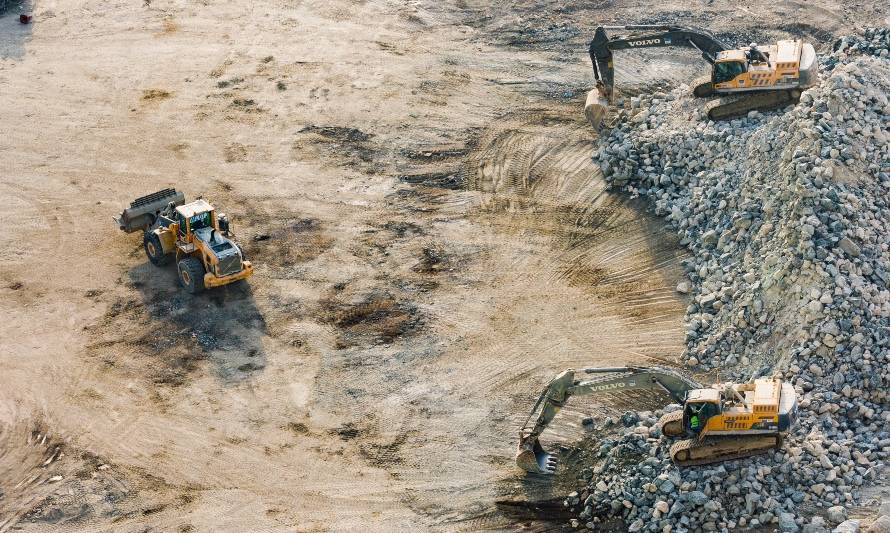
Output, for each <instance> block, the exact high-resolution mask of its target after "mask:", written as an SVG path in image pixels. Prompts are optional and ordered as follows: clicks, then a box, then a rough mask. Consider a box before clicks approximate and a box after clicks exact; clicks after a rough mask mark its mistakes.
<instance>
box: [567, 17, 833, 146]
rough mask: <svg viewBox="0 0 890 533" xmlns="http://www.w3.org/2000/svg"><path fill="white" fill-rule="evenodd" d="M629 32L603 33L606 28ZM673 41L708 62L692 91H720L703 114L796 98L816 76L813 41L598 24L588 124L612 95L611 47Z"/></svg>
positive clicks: (599, 117)
mask: <svg viewBox="0 0 890 533" xmlns="http://www.w3.org/2000/svg"><path fill="white" fill-rule="evenodd" d="M607 30H609V31H611V30H618V31H627V32H630V34H629V35H627V36H621V37H609V36H608V34H607V33H606V31H607ZM665 46H678V47H684V48H692V49H695V50H698V51H699V52H701V56H702V58H704V59H705V61H707V62H708V63H710V64H711V65H712V69H711V74H710V76H708V77H707V78H702V79H698V80H695V81H694V82H693V94H694V95H695V96H698V97H702V98H706V97H710V96H719V97H722V98H720V99H718V100H715V101H712V102H710V103H708V105H707V106H706V109H707V115H708V118H710V119H711V120H726V119H730V118H733V117H739V116H743V115H745V114H747V113H748V112H749V111H752V110H767V109H775V108H779V107H782V106H785V105H788V104H792V103H796V102H797V101H799V99H800V94H801V91H803V90H805V89H807V88H808V87H812V86H813V85H815V84H816V81H817V80H818V62H817V61H816V51H815V49H814V48H813V45H811V44H809V43H804V42H803V41H800V40H783V41H779V42H778V43H776V44H774V45H770V46H758V45H757V44H756V43H752V44H751V45H750V46H747V47H743V48H739V49H733V48H731V47H730V46H728V45H726V44H724V43H723V42H722V41H720V40H719V39H717V38H716V37H714V36H713V35H711V34H710V33H708V32H707V31H704V30H701V29H697V28H684V27H680V26H658V25H636V26H600V27H598V28H597V29H596V31H595V33H594V37H593V40H592V41H591V42H590V60H591V62H592V63H593V75H594V78H595V79H596V88H595V89H594V90H592V91H590V92H589V93H588V94H587V102H586V104H585V106H584V113H585V115H587V119H588V120H589V121H590V124H591V125H592V126H593V127H594V129H599V128H600V126H601V125H602V122H603V119H604V118H605V115H606V112H607V110H608V107H609V106H610V105H612V103H613V102H614V97H615V71H614V68H613V55H612V52H613V51H616V50H632V49H637V48H653V47H665Z"/></svg>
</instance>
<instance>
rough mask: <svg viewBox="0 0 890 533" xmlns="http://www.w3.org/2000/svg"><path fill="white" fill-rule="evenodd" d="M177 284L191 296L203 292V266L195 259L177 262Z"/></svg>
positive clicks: (188, 258)
mask: <svg viewBox="0 0 890 533" xmlns="http://www.w3.org/2000/svg"><path fill="white" fill-rule="evenodd" d="M179 282H180V283H182V286H183V288H185V290H187V291H188V292H190V293H192V294H198V293H199V292H201V291H203V290H204V264H203V263H201V260H200V259H198V258H197V257H186V258H185V259H183V260H181V261H179Z"/></svg>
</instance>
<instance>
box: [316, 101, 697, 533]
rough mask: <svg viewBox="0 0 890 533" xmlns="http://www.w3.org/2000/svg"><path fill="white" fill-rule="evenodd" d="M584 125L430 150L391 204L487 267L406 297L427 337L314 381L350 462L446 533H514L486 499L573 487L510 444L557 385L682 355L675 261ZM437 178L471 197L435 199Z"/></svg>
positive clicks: (344, 358)
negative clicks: (600, 162) (537, 470)
mask: <svg viewBox="0 0 890 533" xmlns="http://www.w3.org/2000/svg"><path fill="white" fill-rule="evenodd" d="M576 111H577V110H576V109H574V108H567V107H566V108H554V109H541V110H524V111H522V112H518V113H514V114H511V115H508V116H506V117H504V118H502V119H501V120H498V121H496V122H495V123H494V124H492V125H491V126H490V127H489V128H488V129H486V130H485V131H483V132H482V134H481V135H480V136H479V137H478V138H477V139H476V140H474V141H473V143H472V146H473V148H472V149H471V150H470V151H469V153H468V154H466V155H463V152H462V151H460V150H458V151H456V153H457V154H459V155H457V156H455V157H448V156H442V157H437V156H435V153H436V152H435V150H432V151H431V155H430V157H429V158H428V159H430V160H431V162H430V163H429V164H428V165H425V166H423V167H422V168H420V169H419V170H418V169H415V170H418V171H417V172H413V173H412V174H411V176H412V180H411V184H410V185H409V186H407V187H406V188H405V189H403V190H401V191H399V192H398V193H396V194H394V195H393V201H397V202H399V204H398V205H399V206H400V208H401V209H404V210H405V211H406V212H407V213H412V214H415V215H414V216H417V215H416V213H418V212H421V213H422V215H421V216H423V217H424V218H427V217H428V219H431V220H432V221H433V223H432V226H431V228H432V229H431V232H432V233H431V234H430V235H427V236H425V237H424V239H430V238H438V239H444V241H445V242H446V243H448V245H447V248H448V249H461V248H462V247H463V248H466V247H473V248H474V249H482V250H484V253H481V254H475V255H473V260H472V261H471V262H470V263H468V264H466V265H465V266H464V268H463V269H462V270H461V272H460V274H459V276H458V277H454V276H451V277H449V275H448V274H442V273H437V274H424V276H426V278H427V279H431V278H430V277H431V276H436V277H435V279H436V280H437V283H439V284H441V285H442V287H444V288H445V292H442V291H441V290H437V289H434V290H433V291H432V292H430V293H429V294H428V295H426V296H422V295H421V296H419V295H411V297H412V298H413V299H414V301H415V302H417V305H418V307H419V309H420V310H421V312H422V313H423V315H424V328H423V329H422V330H420V331H418V332H416V333H414V334H412V336H411V337H410V341H408V340H406V339H399V340H397V341H396V342H395V343H393V344H391V345H379V344H378V345H376V346H364V347H355V348H346V349H343V350H339V351H338V352H337V353H336V354H333V355H332V356H331V357H326V358H325V360H324V362H323V367H322V368H321V369H320V371H319V375H318V377H317V379H316V385H317V394H316V398H317V399H318V403H319V407H321V408H322V409H323V410H324V411H326V412H327V413H329V414H328V415H327V416H329V417H330V418H333V419H340V420H345V421H349V422H348V423H347V425H348V427H349V428H354V429H351V431H355V432H356V436H355V439H356V440H355V442H356V443H358V444H357V447H358V449H359V456H362V457H364V460H366V461H370V462H371V464H373V465H374V466H377V467H379V468H383V469H385V470H387V471H388V472H390V475H391V476H392V481H393V485H392V489H393V490H398V491H401V492H402V493H404V497H403V503H404V504H405V505H407V506H408V507H410V508H411V509H413V510H414V511H415V512H417V513H419V514H420V515H421V516H425V517H426V518H427V519H428V520H429V524H430V525H431V526H435V527H436V528H438V529H445V530H456V531H461V530H467V531H468V530H478V529H483V528H501V527H509V526H510V525H511V524H512V523H513V522H512V520H513V519H512V518H509V517H506V516H505V515H503V514H502V513H501V512H499V511H498V510H497V509H496V508H495V506H494V502H495V500H499V499H505V498H506V499H513V498H516V497H522V498H528V499H532V500H541V499H547V498H549V497H551V496H554V495H558V494H560V491H562V490H563V489H565V488H566V487H568V486H569V485H568V483H569V480H568V477H566V476H565V475H562V476H561V477H558V479H557V480H555V481H554V482H553V483H543V484H542V483H540V482H539V481H537V480H534V479H528V478H525V477H523V476H522V475H521V474H520V473H519V472H517V470H516V469H515V466H514V464H513V454H514V453H515V450H514V447H515V445H516V444H515V441H514V435H515V432H516V431H517V429H518V427H519V426H520V425H521V423H522V422H523V419H524V417H525V415H526V410H527V409H530V406H531V404H532V403H533V401H534V398H535V397H536V396H537V394H538V393H539V392H540V387H542V386H543V384H544V383H545V382H546V381H547V379H549V378H550V377H552V375H553V374H554V373H555V372H557V371H558V370H561V369H563V368H566V367H571V366H574V367H582V366H591V365H618V364H629V363H634V364H653V363H658V364H666V363H667V364H670V363H671V362H672V361H673V357H674V356H676V355H677V354H679V353H680V349H681V348H682V340H683V339H682V327H681V326H682V323H681V321H682V316H683V314H682V313H683V310H684V308H685V305H684V304H683V302H682V301H680V299H679V298H677V297H676V295H674V293H673V291H672V289H671V287H672V286H673V282H674V279H673V278H674V277H675V276H677V275H678V274H679V272H680V271H679V261H680V259H681V257H682V253H681V252H679V251H678V250H677V249H676V248H675V247H674V246H672V243H671V241H670V239H666V238H665V236H664V235H663V232H662V230H661V227H660V226H658V225H657V224H654V223H652V222H651V220H650V219H648V217H647V216H646V215H644V214H642V213H641V212H640V210H639V208H638V206H637V205H636V204H634V203H633V202H630V201H629V200H627V199H626V198H621V197H616V196H613V195H611V194H610V193H608V192H607V191H606V190H605V186H604V183H603V181H602V179H601V177H600V176H599V172H598V169H597V168H596V167H595V166H594V164H593V162H592V161H591V154H592V152H593V144H594V142H595V139H594V138H592V137H591V135H590V132H589V131H588V130H587V129H586V125H584V124H579V123H578V122H577V119H578V115H579V114H578V113H577V112H576ZM449 152H454V150H453V149H452V150H449ZM425 176H428V179H424V177H425ZM442 176H455V177H456V179H457V180H458V181H459V182H460V183H463V184H464V185H465V190H464V191H451V190H449V189H447V188H444V187H446V185H445V184H446V183H449V182H450V181H451V180H442ZM406 199H407V200H409V201H408V202H405V201H404V200H406ZM468 221H469V222H470V223H469V224H468ZM657 243H663V244H660V245H657V246H654V247H653V244H657ZM393 275H394V276H395V275H396V274H393ZM399 276H401V275H399ZM415 284H416V283H415ZM482 287H485V292H484V293H480V289H481V288H482ZM409 346H410V348H409ZM344 388H345V391H344ZM344 392H345V394H344ZM595 403H598V404H602V403H604V402H603V401H602V400H599V401H596V402H595ZM598 409H599V411H600V412H613V411H614V409H612V408H608V407H600V408H598ZM590 412H591V406H590V403H589V402H583V401H582V402H577V405H573V406H570V407H569V408H567V409H566V410H565V413H564V415H561V418H560V421H559V423H558V424H555V430H554V431H553V432H552V433H553V434H554V435H553V440H554V441H556V442H564V443H566V444H572V443H576V442H577V441H578V438H580V436H582V435H583V431H582V430H581V429H580V428H581V426H582V425H581V423H580V421H581V420H582V419H583V418H584V417H586V416H589V414H590ZM343 427H347V426H343ZM550 433H551V432H548V435H547V437H548V438H551V435H550ZM569 477H570V476H569ZM468 480H471V481H469V482H468Z"/></svg>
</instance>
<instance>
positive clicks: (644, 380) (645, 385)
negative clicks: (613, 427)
mask: <svg viewBox="0 0 890 533" xmlns="http://www.w3.org/2000/svg"><path fill="white" fill-rule="evenodd" d="M580 372H583V373H585V374H601V376H598V377H595V378H592V379H587V380H575V373H576V371H575V370H572V369H569V370H565V371H563V372H562V373H560V374H559V375H558V376H556V377H555V378H553V380H551V381H550V383H548V384H547V387H546V388H545V389H544V391H543V392H541V395H540V396H539V397H538V400H537V401H536V402H535V405H534V407H532V410H531V412H530V413H529V415H528V417H527V418H526V420H525V423H524V424H523V425H522V428H521V429H520V430H519V452H518V454H517V456H516V463H517V464H518V465H519V466H520V467H522V468H524V469H525V470H527V471H529V472H538V473H548V472H552V466H553V462H554V459H553V457H552V456H551V455H550V454H548V453H546V452H545V451H544V449H543V447H541V444H540V442H539V441H538V437H539V436H540V435H541V433H543V431H544V430H545V429H546V428H547V426H548V425H549V424H550V422H552V421H553V419H554V418H555V417H556V414H557V413H559V410H560V409H561V408H562V407H563V406H564V405H565V404H566V402H567V401H568V399H569V398H571V397H572V396H576V395H582V396H584V395H592V394H597V393H603V394H609V393H615V392H620V391H626V390H633V389H653V390H661V391H663V392H666V393H667V394H668V395H669V396H670V397H671V398H672V399H673V400H674V401H676V402H679V403H682V402H683V401H684V400H685V398H686V393H687V392H688V391H690V390H693V389H700V388H702V386H701V385H700V384H698V383H696V382H694V381H692V380H690V379H688V378H686V377H685V376H683V375H681V374H679V373H677V372H674V371H672V370H668V369H665V368H657V367H656V368H645V367H609V368H585V369H583V370H581V371H580ZM536 414H537V418H536V419H535V424H534V426H533V427H532V428H531V430H530V431H529V429H528V428H529V422H530V421H531V419H532V418H533V417H534V416H535V415H536Z"/></svg>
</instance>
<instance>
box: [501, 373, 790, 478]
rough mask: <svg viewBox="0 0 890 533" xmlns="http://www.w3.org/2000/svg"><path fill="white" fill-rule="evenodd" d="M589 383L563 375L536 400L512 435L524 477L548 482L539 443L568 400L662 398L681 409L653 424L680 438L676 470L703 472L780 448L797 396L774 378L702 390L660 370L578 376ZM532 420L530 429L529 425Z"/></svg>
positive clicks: (551, 467)
mask: <svg viewBox="0 0 890 533" xmlns="http://www.w3.org/2000/svg"><path fill="white" fill-rule="evenodd" d="M582 372H583V373H585V374H591V375H594V376H595V377H593V378H591V379H587V380H576V379H575V374H576V371H575V370H572V369H569V370H565V371H564V372H562V373H560V374H559V375H558V376H556V377H555V378H554V379H553V380H552V381H550V383H549V384H548V385H547V387H546V388H545V389H544V391H543V392H542V393H541V395H540V397H539V398H538V401H537V402H536V403H535V406H534V407H533V408H532V410H531V413H530V414H529V416H528V418H527V419H526V421H525V424H523V426H522V428H521V429H520V430H519V451H518V452H517V454H516V463H517V464H518V465H519V467H520V468H523V469H524V470H526V471H528V472H532V473H538V474H552V473H553V472H554V471H555V469H556V456H554V455H553V454H550V453H548V452H547V451H546V450H544V447H543V446H542V445H541V442H540V440H539V437H540V435H541V433H542V432H543V431H544V429H545V428H546V427H547V426H548V425H549V424H550V422H551V421H553V419H554V417H555V416H556V414H557V413H558V412H559V410H560V409H561V408H562V407H563V406H564V405H565V404H566V402H567V401H568V399H569V398H571V397H572V396H577V395H595V394H603V395H606V394H614V393H619V392H621V391H629V390H641V389H642V390H651V391H653V392H657V391H661V392H662V393H666V394H667V395H668V396H669V397H670V398H671V399H672V400H673V401H675V402H677V403H680V404H681V405H682V406H683V408H682V409H681V410H678V411H674V412H671V413H668V414H666V415H664V416H662V417H661V419H660V420H659V421H658V425H659V427H660V428H661V432H662V434H664V435H665V436H667V437H676V438H681V439H682V440H679V441H677V442H675V443H674V444H673V445H672V446H671V448H670V455H671V459H672V460H673V462H674V464H676V465H677V466H681V467H685V466H693V465H702V464H709V463H715V462H721V461H728V460H731V459H739V458H742V457H748V456H751V455H757V454H761V453H766V452H768V451H769V450H771V449H777V448H779V447H781V445H782V437H783V436H784V435H785V434H786V433H787V432H788V431H789V429H790V428H791V427H792V426H793V425H794V424H795V422H796V421H797V410H798V407H797V395H796V393H795V391H794V387H793V386H792V385H791V384H790V383H783V382H782V381H781V380H779V379H776V378H761V379H755V380H753V381H751V382H748V383H724V384H716V385H712V386H710V387H704V386H702V385H701V384H699V383H696V382H695V381H693V380H692V379H690V378H688V377H686V376H684V375H682V374H680V373H679V372H675V371H673V370H670V369H667V368H659V367H652V368H646V367H608V368H585V369H583V370H582ZM536 413H537V419H536V421H535V424H534V426H533V427H532V428H531V429H529V422H530V421H531V419H532V417H533V416H534V415H535V414H536Z"/></svg>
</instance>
